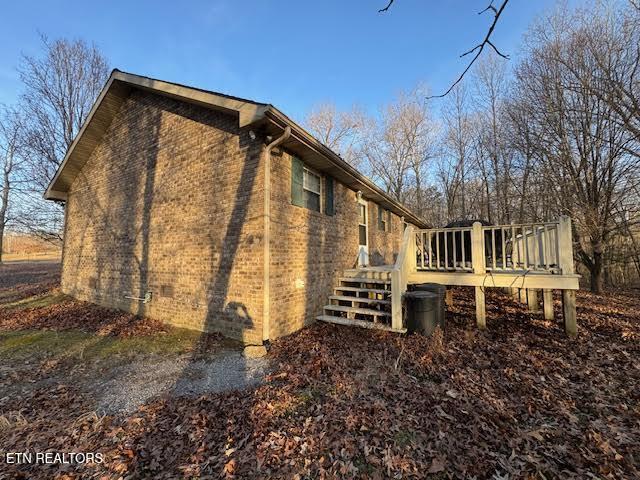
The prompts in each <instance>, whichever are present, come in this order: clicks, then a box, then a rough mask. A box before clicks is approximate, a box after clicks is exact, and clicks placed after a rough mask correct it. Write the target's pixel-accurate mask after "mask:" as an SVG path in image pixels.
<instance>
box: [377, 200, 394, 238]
mask: <svg viewBox="0 0 640 480" xmlns="http://www.w3.org/2000/svg"><path fill="white" fill-rule="evenodd" d="M390 228H391V212H390V211H389V210H385V209H384V208H382V207H381V206H379V205H378V229H379V230H381V231H383V232H388V231H389V230H390Z"/></svg>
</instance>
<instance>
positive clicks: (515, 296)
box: [511, 287, 520, 302]
mask: <svg viewBox="0 0 640 480" xmlns="http://www.w3.org/2000/svg"><path fill="white" fill-rule="evenodd" d="M511 298H513V301H514V302H517V301H518V300H520V292H519V290H518V288H517V287H511Z"/></svg>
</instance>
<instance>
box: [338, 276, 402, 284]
mask: <svg viewBox="0 0 640 480" xmlns="http://www.w3.org/2000/svg"><path fill="white" fill-rule="evenodd" d="M340 281H341V282H348V283H379V284H390V283H391V280H389V279H382V278H359V277H358V278H357V277H342V278H340Z"/></svg>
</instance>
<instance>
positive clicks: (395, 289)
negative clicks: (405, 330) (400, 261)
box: [391, 269, 406, 330]
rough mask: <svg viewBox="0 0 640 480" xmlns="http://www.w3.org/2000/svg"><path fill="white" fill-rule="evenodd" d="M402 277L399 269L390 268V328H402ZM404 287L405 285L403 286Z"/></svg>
mask: <svg viewBox="0 0 640 480" xmlns="http://www.w3.org/2000/svg"><path fill="white" fill-rule="evenodd" d="M401 283H402V279H401V275H400V271H399V270H395V269H394V270H391V292H392V293H391V328H393V329H396V330H400V329H402V294H403V293H404V292H403V290H402V286H401ZM405 288H406V287H405Z"/></svg>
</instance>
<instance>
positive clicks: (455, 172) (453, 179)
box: [438, 85, 473, 221]
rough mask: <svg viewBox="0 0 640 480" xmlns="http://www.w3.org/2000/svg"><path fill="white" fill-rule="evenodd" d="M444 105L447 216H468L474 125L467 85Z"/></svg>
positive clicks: (441, 169)
mask: <svg viewBox="0 0 640 480" xmlns="http://www.w3.org/2000/svg"><path fill="white" fill-rule="evenodd" d="M451 93H452V95H451V96H450V97H449V98H448V102H447V104H446V105H445V106H444V108H443V118H444V128H445V136H444V149H443V151H444V153H443V156H442V159H441V162H440V165H439V169H438V174H439V179H440V181H441V182H442V188H443V189H444V193H445V200H446V202H447V220H449V221H451V220H454V219H458V218H462V219H465V218H467V214H468V211H467V192H466V184H467V181H468V174H469V157H470V151H471V148H472V142H473V129H472V122H471V117H470V113H469V110H468V93H467V90H466V87H465V86H464V85H458V86H456V87H455V88H454V89H453V90H452V92H451Z"/></svg>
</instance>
